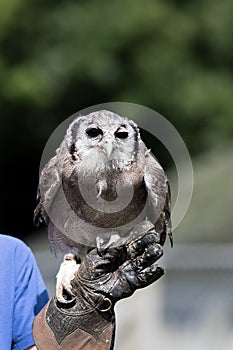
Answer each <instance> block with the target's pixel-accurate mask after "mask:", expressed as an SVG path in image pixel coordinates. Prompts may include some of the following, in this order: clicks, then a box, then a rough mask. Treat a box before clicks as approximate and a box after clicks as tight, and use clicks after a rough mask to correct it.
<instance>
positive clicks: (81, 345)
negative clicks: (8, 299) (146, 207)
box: [33, 225, 164, 350]
mask: <svg viewBox="0 0 233 350" xmlns="http://www.w3.org/2000/svg"><path fill="white" fill-rule="evenodd" d="M145 226H146V225H145ZM147 229H148V227H147V228H146V227H144V228H143V230H142V228H141V229H140V232H143V231H144V232H143V233H142V234H140V236H138V237H137V238H135V237H134V238H132V235H131V237H130V239H128V242H126V241H125V239H124V240H122V244H119V243H120V240H119V241H118V242H117V245H115V246H114V245H111V246H109V247H104V246H102V247H98V248H95V249H93V250H91V251H90V252H89V253H88V254H87V255H86V257H85V258H84V259H83V261H82V263H81V264H80V267H79V269H78V272H77V273H76V276H75V278H74V279H73V280H72V282H71V284H72V293H73V295H75V297H74V298H72V299H71V300H67V302H66V303H60V302H58V300H57V299H56V297H53V298H52V299H50V301H49V302H48V304H47V305H46V306H45V307H44V308H43V309H42V310H41V312H40V313H39V314H38V315H37V316H36V318H35V320H34V325H33V335H34V339H35V344H36V346H37V348H38V350H55V349H60V350H71V349H73V350H112V349H113V345H114V334H115V314H114V305H115V303H116V302H117V301H118V300H120V299H122V298H126V297H129V296H130V295H132V294H133V293H134V291H135V290H136V289H139V288H143V287H146V286H148V285H150V284H151V283H153V282H155V281H156V280H158V279H159V278H160V277H161V276H162V275H163V274H164V271H163V269H162V268H160V267H158V266H157V264H156V261H157V260H158V259H159V258H160V257H161V256H162V254H163V252H162V247H161V245H160V244H159V243H160V237H159V235H158V234H157V233H156V232H155V231H153V230H149V231H148V230H147Z"/></svg>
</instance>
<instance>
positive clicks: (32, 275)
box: [12, 244, 48, 350]
mask: <svg viewBox="0 0 233 350" xmlns="http://www.w3.org/2000/svg"><path fill="white" fill-rule="evenodd" d="M47 301H48V294H47V291H46V288H45V285H44V282H43V280H42V277H41V275H40V272H39V269H38V267H37V264H36V261H35V258H34V256H33V254H32V252H31V250H30V249H29V248H28V247H27V246H25V245H24V244H20V245H18V246H17V248H16V250H15V303H14V315H13V337H12V338H13V344H14V347H13V349H14V350H22V349H26V348H28V347H30V346H32V345H33V344H34V341H33V337H32V323H33V319H34V317H35V315H37V313H38V312H39V311H40V310H41V309H42V308H43V306H44V305H45V304H46V303H47Z"/></svg>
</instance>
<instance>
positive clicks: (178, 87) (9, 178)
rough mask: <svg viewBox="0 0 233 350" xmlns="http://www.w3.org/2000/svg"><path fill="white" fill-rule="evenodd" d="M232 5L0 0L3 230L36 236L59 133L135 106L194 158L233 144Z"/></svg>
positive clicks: (197, 1) (0, 218)
mask: <svg viewBox="0 0 233 350" xmlns="http://www.w3.org/2000/svg"><path fill="white" fill-rule="evenodd" d="M232 67H233V2H232V1H231V0H224V1H221V2H220V1H217V0H212V1H210V0H205V1H202V0H195V1H194V0H192V1H182V0H176V1H175V0H166V1H162V0H161V1H152V0H135V1H130V0H124V1H123V0H117V1H116V0H113V1H107V0H100V1H98V0H97V1H94V0H85V1H84V0H76V1H74V0H73V1H72V0H59V1H58V0H52V1H48V0H47V1H45V0H34V1H29V0H11V1H8V0H1V11H0V79H1V85H0V143H1V174H0V176H1V178H0V180H1V207H0V210H1V216H0V225H1V230H2V231H4V232H7V233H10V234H13V235H18V236H19V235H23V234H27V233H29V232H31V231H32V230H33V225H32V219H31V218H32V211H33V208H34V206H35V195H36V187H37V182H38V168H39V162H40V157H41V153H42V151H43V147H44V145H45V143H46V140H47V139H48V137H49V135H50V134H51V133H52V131H53V130H54V129H55V128H56V127H57V125H58V124H59V123H60V122H62V121H63V120H64V119H65V118H67V117H68V116H70V115H71V114H73V113H75V112H77V111H79V110H80V109H82V108H86V107H88V106H91V105H94V104H99V103H103V102H111V101H122V102H132V103H137V104H141V105H145V106H148V107H150V108H152V109H155V110H156V111H158V112H159V113H161V114H162V115H163V116H165V117H166V118H167V119H168V120H170V121H171V122H172V123H173V124H174V126H175V127H176V128H177V130H178V131H179V133H180V134H181V136H182V137H183V139H184V141H185V143H186V144H187V146H188V149H189V151H190V152H191V155H192V156H193V157H194V156H197V155H198V154H200V153H203V152H205V151H207V150H208V149H211V150H214V149H217V148H219V147H222V145H223V144H224V142H226V141H227V140H230V139H232V137H233V75H232Z"/></svg>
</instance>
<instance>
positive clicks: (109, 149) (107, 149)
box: [104, 140, 113, 158]
mask: <svg viewBox="0 0 233 350" xmlns="http://www.w3.org/2000/svg"><path fill="white" fill-rule="evenodd" d="M104 151H105V153H106V155H107V157H108V158H110V156H111V154H112V151H113V144H112V141H111V140H108V141H107V142H106V143H105V145H104Z"/></svg>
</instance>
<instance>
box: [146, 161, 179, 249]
mask: <svg viewBox="0 0 233 350" xmlns="http://www.w3.org/2000/svg"><path fill="white" fill-rule="evenodd" d="M144 181H145V185H146V189H147V193H148V216H149V219H150V220H151V221H152V222H153V223H154V224H155V229H156V231H157V232H158V233H160V234H161V236H162V237H164V238H162V241H163V242H164V241H165V238H166V235H169V238H170V242H171V245H173V238H172V228H171V218H170V215H171V194H170V186H169V182H168V179H167V176H166V175H165V173H164V170H163V168H162V167H161V166H160V164H159V162H158V161H157V160H156V158H155V157H153V156H152V155H151V154H148V155H147V156H146V166H145V174H144Z"/></svg>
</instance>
